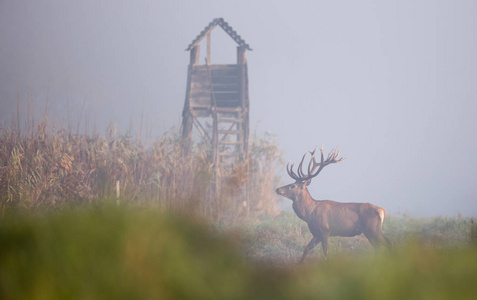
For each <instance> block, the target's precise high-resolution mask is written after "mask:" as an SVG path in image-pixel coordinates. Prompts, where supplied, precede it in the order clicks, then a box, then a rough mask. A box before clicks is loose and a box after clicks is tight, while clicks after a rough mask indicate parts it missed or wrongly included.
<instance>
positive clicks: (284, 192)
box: [276, 146, 344, 201]
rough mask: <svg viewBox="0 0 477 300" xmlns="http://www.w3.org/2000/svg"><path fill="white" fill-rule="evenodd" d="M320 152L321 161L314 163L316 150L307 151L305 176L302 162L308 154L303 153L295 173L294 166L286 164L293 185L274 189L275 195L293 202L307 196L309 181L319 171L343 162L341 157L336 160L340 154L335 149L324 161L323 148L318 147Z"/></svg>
mask: <svg viewBox="0 0 477 300" xmlns="http://www.w3.org/2000/svg"><path fill="white" fill-rule="evenodd" d="M320 152H321V161H320V162H319V163H318V162H316V159H315V153H316V148H315V149H314V150H313V151H309V153H310V155H311V159H310V162H309V163H308V168H307V174H305V172H304V171H303V161H304V160H305V157H306V155H307V153H308V152H305V154H304V155H303V158H302V159H301V161H300V164H299V165H298V168H297V171H296V173H295V171H293V166H294V164H291V165H290V163H288V164H287V172H288V175H289V176H290V177H291V178H292V179H294V180H295V183H292V184H288V185H285V186H282V187H279V188H277V189H276V192H277V194H278V195H281V196H284V197H287V198H288V199H291V200H293V201H295V199H297V198H300V196H304V195H309V193H308V190H307V188H306V187H307V186H308V185H309V184H310V182H311V179H313V178H314V177H316V176H318V174H320V172H321V170H323V168H324V167H326V166H327V165H329V164H332V163H338V162H341V161H343V160H344V158H343V157H340V158H339V159H337V157H338V156H339V155H340V152H339V151H338V149H337V148H335V149H333V150H331V152H330V153H329V154H328V157H327V158H326V159H324V155H323V146H321V147H320Z"/></svg>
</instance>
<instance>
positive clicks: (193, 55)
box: [190, 45, 200, 66]
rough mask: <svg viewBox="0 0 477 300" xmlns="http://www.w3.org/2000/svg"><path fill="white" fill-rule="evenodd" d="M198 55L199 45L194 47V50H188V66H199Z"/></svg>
mask: <svg viewBox="0 0 477 300" xmlns="http://www.w3.org/2000/svg"><path fill="white" fill-rule="evenodd" d="M199 54H200V46H199V45H196V46H195V47H194V48H192V49H191V50H190V65H191V66H194V65H197V64H199Z"/></svg>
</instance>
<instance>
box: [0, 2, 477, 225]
mask: <svg viewBox="0 0 477 300" xmlns="http://www.w3.org/2000/svg"><path fill="white" fill-rule="evenodd" d="M476 16H477V2H476V1H472V0H470V1H245V0H244V1H204V0H201V1H127V2H125V1H112V0H111V1H90V0H87V1H84V0H83V1H60V0H58V1H54V0H45V1H17V0H11V1H10V0H0V111H1V112H0V118H1V122H0V127H8V126H9V125H10V122H11V117H12V114H13V113H14V112H15V110H16V108H17V104H18V105H19V106H20V112H21V114H22V122H25V121H26V112H27V110H28V109H27V106H28V105H29V106H30V111H31V113H32V114H34V117H35V118H36V119H37V120H38V119H39V118H40V117H41V116H43V115H44V112H45V111H46V110H47V109H48V110H49V115H50V118H51V119H53V120H55V123H56V124H57V126H70V127H71V128H73V129H74V130H78V131H80V132H84V131H93V130H96V131H98V132H102V131H104V130H105V128H106V126H107V125H108V124H110V123H116V124H117V125H118V127H119V128H120V130H122V131H127V130H131V131H133V133H136V132H137V131H138V130H139V128H141V129H143V132H146V131H147V134H148V137H150V138H154V137H156V136H159V135H160V134H162V133H163V132H165V131H167V130H169V129H170V128H171V127H173V126H175V127H179V126H180V122H181V113H182V108H183V104H184V97H185V88H186V79H187V78H186V77H187V65H188V63H189V53H188V52H187V51H184V49H185V48H186V47H187V46H188V45H189V43H190V42H191V41H192V40H193V39H194V38H195V37H196V36H197V35H198V34H199V33H200V32H201V31H202V29H203V28H204V27H205V26H206V25H207V24H208V23H209V22H210V21H212V20H213V19H214V18H216V17H223V18H224V19H225V21H227V22H228V23H229V24H230V25H231V26H232V27H233V28H234V29H235V30H236V31H237V32H238V33H239V34H240V35H241V36H242V38H243V39H244V40H245V41H246V42H247V43H248V44H249V45H250V46H251V48H252V49H253V51H248V52H247V58H248V70H249V88H250V90H249V94H250V107H251V115H250V117H251V127H252V130H258V131H259V132H265V131H268V132H270V133H272V134H273V135H275V136H276V140H277V142H278V144H279V146H280V147H281V148H282V149H283V151H284V152H283V157H284V159H285V160H286V161H289V160H290V161H294V162H298V161H299V159H300V158H301V156H302V155H303V153H304V152H305V151H307V150H312V149H313V148H314V147H315V146H316V145H321V144H324V149H325V151H329V150H331V149H332V148H333V147H335V146H339V148H340V150H341V153H342V155H343V156H344V157H346V160H345V161H344V162H342V163H340V164H337V165H332V166H328V167H327V168H326V169H325V170H324V171H323V172H322V173H321V174H320V175H319V177H317V178H315V179H314V180H313V182H312V183H311V185H310V187H309V189H310V192H311V194H312V196H314V198H316V199H332V200H336V201H342V202H371V203H373V204H376V205H379V206H382V207H384V208H385V209H386V210H387V211H388V213H391V214H396V213H409V214H411V215H414V216H430V215H448V216H455V215H456V214H458V213H462V214H463V215H465V216H471V215H472V216H476V215H477V184H476V183H477V171H476V170H477V156H476V154H475V150H476V148H477V139H476V138H475V135H476V134H475V133H476V129H477V120H476V119H477V118H476V116H477V103H476V100H477V21H476V19H477V18H476ZM235 47H236V45H235V44H234V42H233V40H231V39H230V38H228V36H226V35H225V34H224V33H223V31H222V29H221V28H218V27H217V28H216V29H215V30H214V31H213V33H212V63H227V62H228V63H234V62H235ZM28 103H30V104H28ZM146 129H147V130H146ZM280 172H281V173H282V175H283V183H289V182H291V179H289V178H288V176H287V174H286V171H285V169H283V170H280ZM271 192H273V191H271ZM286 205H288V206H291V203H289V202H286Z"/></svg>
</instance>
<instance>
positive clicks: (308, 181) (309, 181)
mask: <svg viewBox="0 0 477 300" xmlns="http://www.w3.org/2000/svg"><path fill="white" fill-rule="evenodd" d="M310 183H311V178H310V179H307V180H305V182H304V184H305V186H309V185H310Z"/></svg>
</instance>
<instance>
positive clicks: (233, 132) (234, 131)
mask: <svg viewBox="0 0 477 300" xmlns="http://www.w3.org/2000/svg"><path fill="white" fill-rule="evenodd" d="M219 133H222V134H240V133H242V132H241V131H240V130H219Z"/></svg>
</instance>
